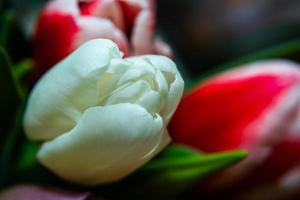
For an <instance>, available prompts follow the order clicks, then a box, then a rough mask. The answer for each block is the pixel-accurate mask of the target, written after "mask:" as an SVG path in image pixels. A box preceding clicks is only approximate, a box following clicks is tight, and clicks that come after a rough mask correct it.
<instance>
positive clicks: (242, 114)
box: [169, 60, 300, 189]
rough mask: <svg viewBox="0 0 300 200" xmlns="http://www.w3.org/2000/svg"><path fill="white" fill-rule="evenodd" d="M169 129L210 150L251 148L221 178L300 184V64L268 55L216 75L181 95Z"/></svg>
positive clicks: (180, 138) (188, 142) (177, 136)
mask: <svg viewBox="0 0 300 200" xmlns="http://www.w3.org/2000/svg"><path fill="white" fill-rule="evenodd" d="M169 131H170V134H171V136H172V137H173V139H174V141H175V142H177V143H182V144H186V145H189V146H192V147H195V148H197V149H199V150H202V151H205V152H216V151H226V150H234V149H247V150H248V152H249V156H248V158H246V159H245V160H244V161H242V162H241V163H240V164H238V165H237V166H236V167H234V168H233V169H231V170H229V171H227V172H226V173H224V174H222V177H221V178H220V177H219V180H218V182H224V183H225V182H226V184H229V183H233V182H235V183H237V182H236V181H238V180H242V179H243V180H244V181H245V182H247V183H250V182H251V183H253V182H254V183H258V182H260V183H262V182H268V181H272V183H274V185H276V187H279V188H288V189H292V188H293V189H295V188H298V189H300V66H299V65H298V64H295V63H292V62H288V61H276V60H274V61H263V62H258V63H253V64H249V65H247V66H242V67H239V68H236V69H231V70H228V71H226V72H223V73H221V74H218V75H216V76H213V77H211V78H209V79H207V80H205V81H203V82H202V83H200V84H199V85H197V86H196V87H195V88H194V89H193V90H192V91H191V92H189V93H188V94H187V95H186V96H185V97H184V98H183V99H182V101H181V103H180V104H179V106H178V109H177V111H176V112H175V115H174V117H173V119H172V121H171V123H170V125H169Z"/></svg>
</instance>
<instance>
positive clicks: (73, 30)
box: [34, 0, 171, 75]
mask: <svg viewBox="0 0 300 200" xmlns="http://www.w3.org/2000/svg"><path fill="white" fill-rule="evenodd" d="M154 7H155V5H154V2H153V0H53V1H50V2H49V3H48V4H47V5H46V6H45V8H44V9H43V10H42V12H41V13H40V16H39V19H38V22H37V25H36V30H35V33H34V43H35V49H34V54H35V60H36V66H37V69H36V70H37V74H38V75H40V74H42V73H43V72H45V71H46V70H47V69H49V68H50V67H51V66H53V65H54V64H56V63H57V62H58V61H60V60H61V59H63V58H64V57H66V56H67V55H69V54H70V53H71V52H72V51H73V50H75V49H76V48H77V47H78V46H79V45H81V44H82V43H84V42H86V41H87V40H90V39H95V38H106V39H111V40H113V41H114V42H115V43H117V44H118V46H119V48H120V49H121V51H122V52H123V53H124V55H125V56H129V55H137V54H149V53H151V54H156V53H157V54H163V55H166V56H171V50H170V48H169V47H168V46H167V45H166V44H165V43H163V42H162V41H161V40H160V39H159V38H157V37H155V35H154V32H155V13H154V9H155V8H154Z"/></svg>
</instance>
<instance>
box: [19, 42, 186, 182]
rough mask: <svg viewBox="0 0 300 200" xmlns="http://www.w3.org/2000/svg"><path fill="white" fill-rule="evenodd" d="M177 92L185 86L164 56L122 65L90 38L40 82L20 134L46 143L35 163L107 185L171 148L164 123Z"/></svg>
mask: <svg viewBox="0 0 300 200" xmlns="http://www.w3.org/2000/svg"><path fill="white" fill-rule="evenodd" d="M182 92H183V80H182V78H181V76H180V74H179V72H178V71H177V69H176V65H175V64H174V63H173V62H172V61H171V60H170V59H168V58H167V57H163V56H155V55H145V56H136V57H130V58H127V59H122V57H121V53H120V52H119V50H118V48H117V46H116V45H115V44H114V43H113V42H111V41H109V40H106V39H95V40H91V41H89V42H87V43H85V44H84V45H82V46H81V47H80V48H79V49H77V50H76V51H75V52H74V53H72V54H71V55H70V56H68V57H67V58H66V59H64V60H63V61H62V62H60V63H58V64H57V65H56V66H54V67H53V68H52V69H51V70H49V71H48V72H47V73H46V74H45V76H43V77H42V78H41V79H40V80H39V82H38V83H37V84H36V86H35V87H34V89H33V91H32V92H31V95H30V97H29V101H28V105H27V108H26V112H25V117H24V126H25V131H26V133H27V136H28V137H29V138H30V139H33V140H42V141H44V144H43V145H42V147H41V149H40V150H39V152H38V159H39V160H40V162H41V163H42V164H43V165H45V166H46V167H48V168H49V169H50V170H52V171H53V172H55V173H56V174H58V175H59V176H61V177H63V178H64V179H67V180H70V181H73V182H76V183H82V184H87V185H95V184H99V183H107V182H112V181H115V180H118V179H120V178H123V177H125V176H127V175H128V174H130V173H131V172H133V171H134V170H136V169H137V168H139V167H140V166H141V165H143V164H144V163H146V162H147V161H148V160H150V159H151V158H152V157H153V156H155V155H156V154H157V153H158V152H160V151H161V150H162V149H163V148H164V147H165V146H166V145H167V144H168V142H169V141H170V138H169V135H168V132H167V130H166V125H167V124H168V122H169V120H170V118H171V116H172V114H173V112H174V110H175V108H176V106H177V104H178V102H179V100H180V98H181V95H182Z"/></svg>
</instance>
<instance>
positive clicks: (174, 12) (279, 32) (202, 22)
mask: <svg viewBox="0 0 300 200" xmlns="http://www.w3.org/2000/svg"><path fill="white" fill-rule="evenodd" d="M157 15H158V26H159V30H160V32H161V33H162V34H163V36H164V38H165V39H166V40H167V41H168V42H169V43H170V44H171V46H172V47H173V49H174V51H175V55H176V58H179V61H181V63H182V65H183V66H184V67H185V71H186V72H187V74H188V75H189V76H190V77H194V76H196V75H199V74H202V73H204V72H206V71H208V70H211V69H213V68H214V67H216V66H218V65H220V64H223V63H226V62H229V61H232V60H234V59H236V58H239V57H241V56H245V55H248V54H251V53H254V52H258V51H260V50H263V49H265V48H269V47H273V46H276V45H278V44H281V43H284V42H287V41H290V40H292V39H297V38H300V1H299V0H157ZM299 57H300V55H299Z"/></svg>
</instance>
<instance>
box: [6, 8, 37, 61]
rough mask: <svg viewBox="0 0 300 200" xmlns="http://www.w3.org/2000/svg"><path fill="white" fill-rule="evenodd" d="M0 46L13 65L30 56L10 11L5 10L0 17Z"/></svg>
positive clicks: (14, 17)
mask: <svg viewBox="0 0 300 200" xmlns="http://www.w3.org/2000/svg"><path fill="white" fill-rule="evenodd" d="M0 45H1V46H3V47H4V48H5V49H6V51H7V52H8V54H9V55H10V57H11V60H12V62H13V63H16V62H19V61H20V60H22V59H24V58H25V57H30V55H31V52H30V49H31V48H29V44H28V40H27V39H26V38H25V35H24V33H23V31H22V30H21V28H20V26H19V21H18V19H17V15H16V12H15V11H14V10H12V9H7V10H5V11H4V12H3V13H1V15H0Z"/></svg>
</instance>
